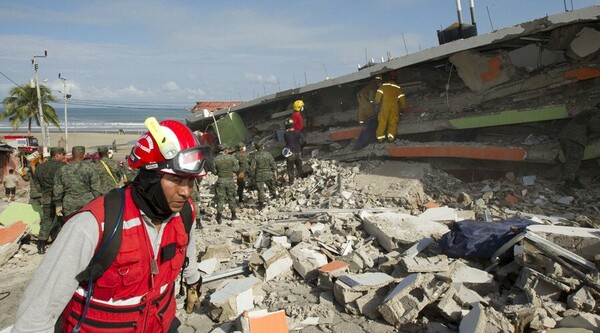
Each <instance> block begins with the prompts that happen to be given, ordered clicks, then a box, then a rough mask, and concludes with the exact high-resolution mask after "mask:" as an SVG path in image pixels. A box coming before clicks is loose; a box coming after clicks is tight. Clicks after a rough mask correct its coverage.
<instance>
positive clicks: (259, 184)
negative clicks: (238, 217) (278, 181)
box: [256, 178, 277, 203]
mask: <svg viewBox="0 0 600 333" xmlns="http://www.w3.org/2000/svg"><path fill="white" fill-rule="evenodd" d="M265 185H266V186H267V188H268V189H269V192H271V195H272V196H275V195H276V193H277V188H276V187H275V180H274V179H272V178H271V179H267V180H263V181H256V190H257V191H258V202H262V203H264V202H265V201H267V195H266V193H265Z"/></svg>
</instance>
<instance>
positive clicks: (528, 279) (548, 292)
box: [515, 267, 571, 301]
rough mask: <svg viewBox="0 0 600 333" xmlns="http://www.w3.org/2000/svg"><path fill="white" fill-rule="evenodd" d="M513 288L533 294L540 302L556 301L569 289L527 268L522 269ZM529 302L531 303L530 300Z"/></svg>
mask: <svg viewBox="0 0 600 333" xmlns="http://www.w3.org/2000/svg"><path fill="white" fill-rule="evenodd" d="M515 286H516V287H518V288H520V289H521V290H523V291H528V292H534V293H535V294H534V295H535V296H537V297H540V298H541V299H542V300H553V301H557V300H558V299H559V298H560V296H561V294H562V292H563V291H565V292H567V291H569V290H570V289H571V288H570V287H569V286H567V285H565V284H564V283H561V282H558V281H556V280H554V279H552V278H550V277H548V276H545V275H543V274H541V273H539V272H537V271H534V270H533V269H531V268H529V267H523V269H522V270H521V274H519V277H518V278H517V281H516V282H515ZM529 301H533V300H532V299H530V300H529Z"/></svg>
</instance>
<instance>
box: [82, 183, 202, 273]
mask: <svg viewBox="0 0 600 333" xmlns="http://www.w3.org/2000/svg"><path fill="white" fill-rule="evenodd" d="M124 206H125V190H124V189H123V188H115V189H112V190H110V192H108V193H107V194H106V195H105V196H104V232H103V233H102V240H101V241H100V246H99V247H98V251H97V252H96V253H95V254H94V256H93V257H92V259H91V260H90V263H89V264H88V266H87V267H86V269H84V270H83V271H82V272H81V273H79V274H77V276H75V278H76V279H77V281H78V282H79V283H87V282H89V281H90V279H91V281H95V280H96V279H98V278H99V277H101V276H102V274H103V273H104V271H106V269H107V268H108V267H109V266H110V265H111V264H112V262H113V261H114V260H115V258H116V257H117V253H119V249H120V248H121V241H122V240H123V211H124ZM179 214H180V215H181V219H182V221H183V225H184V227H185V232H186V233H187V234H188V238H189V235H190V232H191V230H192V224H193V222H194V221H193V219H192V207H191V206H190V204H189V202H186V203H185V205H183V208H182V210H181V212H179Z"/></svg>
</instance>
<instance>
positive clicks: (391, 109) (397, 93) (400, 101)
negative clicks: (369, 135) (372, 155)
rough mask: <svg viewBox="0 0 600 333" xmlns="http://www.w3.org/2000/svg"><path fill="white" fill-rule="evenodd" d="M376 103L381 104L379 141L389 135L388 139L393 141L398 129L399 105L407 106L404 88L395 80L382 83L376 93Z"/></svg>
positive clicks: (377, 135)
mask: <svg viewBox="0 0 600 333" xmlns="http://www.w3.org/2000/svg"><path fill="white" fill-rule="evenodd" d="M375 103H376V104H381V109H380V111H379V115H378V116H377V120H378V125H377V131H376V132H375V135H376V137H377V141H379V142H382V141H383V139H385V138H386V137H387V140H388V141H389V142H392V141H394V139H395V138H396V132H397V131H398V105H400V108H402V109H404V108H405V107H406V98H405V97H404V93H403V92H402V88H400V86H399V85H397V84H396V83H394V82H386V83H384V84H382V85H381V87H379V89H377V93H376V94H375Z"/></svg>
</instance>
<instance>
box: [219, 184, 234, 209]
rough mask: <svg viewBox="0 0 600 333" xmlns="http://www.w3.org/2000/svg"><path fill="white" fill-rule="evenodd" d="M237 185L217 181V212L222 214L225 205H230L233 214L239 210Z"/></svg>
mask: <svg viewBox="0 0 600 333" xmlns="http://www.w3.org/2000/svg"><path fill="white" fill-rule="evenodd" d="M235 196H236V184H235V183H234V182H233V180H231V181H217V184H216V186H215V201H216V203H217V212H218V213H221V212H222V211H223V209H224V208H225V203H227V204H229V209H230V210H231V212H232V213H233V212H235V209H236V208H237V201H236V198H235Z"/></svg>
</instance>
